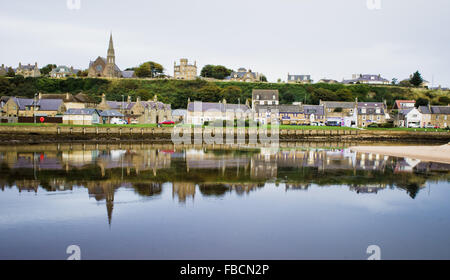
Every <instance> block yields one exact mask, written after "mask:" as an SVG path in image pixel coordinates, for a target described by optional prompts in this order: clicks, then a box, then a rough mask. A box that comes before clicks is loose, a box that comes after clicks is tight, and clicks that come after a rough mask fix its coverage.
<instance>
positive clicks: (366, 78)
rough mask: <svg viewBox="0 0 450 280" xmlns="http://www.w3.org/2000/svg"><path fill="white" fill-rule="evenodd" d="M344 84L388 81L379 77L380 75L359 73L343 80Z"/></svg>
mask: <svg viewBox="0 0 450 280" xmlns="http://www.w3.org/2000/svg"><path fill="white" fill-rule="evenodd" d="M342 82H343V83H344V84H349V83H357V82H389V80H387V79H385V78H383V77H381V75H372V74H364V75H362V74H361V75H359V77H358V78H356V79H350V80H343V81H342Z"/></svg>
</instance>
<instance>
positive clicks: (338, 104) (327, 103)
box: [320, 101, 355, 109]
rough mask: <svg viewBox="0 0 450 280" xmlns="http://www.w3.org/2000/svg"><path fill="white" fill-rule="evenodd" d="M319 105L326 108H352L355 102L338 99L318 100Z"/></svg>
mask: <svg viewBox="0 0 450 280" xmlns="http://www.w3.org/2000/svg"><path fill="white" fill-rule="evenodd" d="M320 105H324V106H325V107H327V108H332V109H333V108H342V109H352V108H355V102H340V101H320Z"/></svg>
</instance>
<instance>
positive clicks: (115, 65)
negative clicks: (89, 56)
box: [89, 56, 122, 72]
mask: <svg viewBox="0 0 450 280" xmlns="http://www.w3.org/2000/svg"><path fill="white" fill-rule="evenodd" d="M98 58H100V59H102V60H103V61H104V62H105V65H106V64H107V63H106V58H104V57H101V56H99V57H98ZM98 58H97V59H98ZM97 59H96V60H97ZM94 62H95V61H90V62H89V68H90V67H91V66H92V64H94ZM114 69H115V70H116V71H118V72H122V71H120V68H119V66H117V64H114Z"/></svg>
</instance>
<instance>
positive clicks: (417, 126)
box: [408, 123, 420, 128]
mask: <svg viewBox="0 0 450 280" xmlns="http://www.w3.org/2000/svg"><path fill="white" fill-rule="evenodd" d="M408 127H409V128H420V125H419V124H417V123H410V124H409V125H408Z"/></svg>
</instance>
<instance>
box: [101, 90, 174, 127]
mask: <svg viewBox="0 0 450 280" xmlns="http://www.w3.org/2000/svg"><path fill="white" fill-rule="evenodd" d="M97 109H99V110H102V111H106V110H117V111H118V112H120V113H122V114H123V115H125V119H126V120H127V121H128V123H139V124H156V123H160V122H163V121H170V120H172V109H171V106H170V105H169V104H164V103H162V102H159V101H158V98H157V96H156V95H155V97H154V98H153V100H149V101H141V98H140V97H137V98H136V102H132V100H131V96H128V98H127V101H124V102H121V101H107V100H106V96H105V95H104V94H103V95H102V101H101V102H100V104H99V105H98V106H97Z"/></svg>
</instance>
